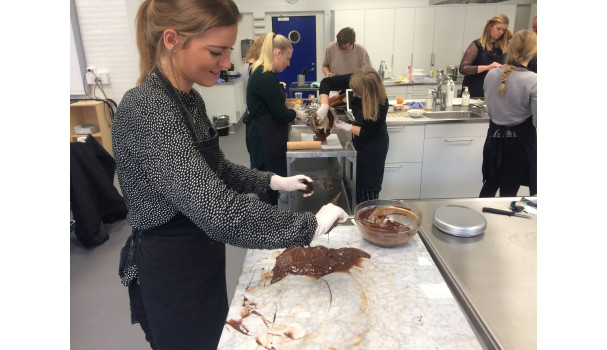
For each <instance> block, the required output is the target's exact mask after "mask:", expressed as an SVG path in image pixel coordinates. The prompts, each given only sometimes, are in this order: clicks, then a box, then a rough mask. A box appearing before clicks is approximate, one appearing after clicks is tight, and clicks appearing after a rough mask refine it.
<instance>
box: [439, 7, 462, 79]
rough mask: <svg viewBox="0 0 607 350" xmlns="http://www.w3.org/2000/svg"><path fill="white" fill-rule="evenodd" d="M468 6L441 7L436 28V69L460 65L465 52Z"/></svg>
mask: <svg viewBox="0 0 607 350" xmlns="http://www.w3.org/2000/svg"><path fill="white" fill-rule="evenodd" d="M463 18H466V6H461V5H458V6H439V7H437V8H436V20H435V26H434V50H433V53H434V68H435V69H438V70H442V69H446V68H447V66H449V65H458V66H459V64H460V62H461V60H462V57H463V55H462V54H463V51H462V42H463V40H464V25H465V22H464V21H463V20H462V19H463Z"/></svg>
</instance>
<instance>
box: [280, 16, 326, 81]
mask: <svg viewBox="0 0 607 350" xmlns="http://www.w3.org/2000/svg"><path fill="white" fill-rule="evenodd" d="M272 31H273V32H274V33H276V34H281V35H284V36H285V37H286V38H288V39H289V40H290V41H291V44H292V45H293V57H291V65H290V66H289V67H287V68H286V69H285V70H284V71H282V72H281V73H277V74H276V77H277V78H278V81H282V82H285V83H286V84H287V93H289V89H290V88H291V85H292V84H293V83H297V76H298V75H299V74H301V73H302V71H303V69H304V68H306V73H305V75H306V81H307V82H309V81H315V80H316V17H315V16H296V17H285V16H280V17H272Z"/></svg>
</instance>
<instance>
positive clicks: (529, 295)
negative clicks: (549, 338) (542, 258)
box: [409, 198, 537, 350]
mask: <svg viewBox="0 0 607 350" xmlns="http://www.w3.org/2000/svg"><path fill="white" fill-rule="evenodd" d="M518 199H520V198H475V199H450V200H420V201H409V202H412V203H414V204H416V205H417V206H418V207H419V208H420V209H421V210H422V213H423V219H422V226H421V229H420V231H419V234H420V236H421V238H422V240H423V242H424V244H425V245H426V247H427V249H428V251H429V252H430V255H431V256H432V258H433V259H434V261H435V263H436V265H437V266H438V268H439V270H440V271H441V273H442V274H443V277H444V278H445V281H446V282H447V284H448V285H449V287H450V288H451V290H452V292H453V293H454V294H455V296H456V298H457V299H458V300H459V302H460V303H461V305H462V307H463V308H464V310H465V311H466V313H467V315H468V317H469V318H470V320H471V322H472V323H473V324H474V325H475V328H476V329H477V331H478V333H479V335H480V336H481V338H482V339H483V341H484V342H485V344H486V346H487V348H489V349H513V350H521V349H536V348H537V285H536V284H537V217H536V216H533V215H531V218H530V219H525V218H519V217H509V216H504V215H496V214H490V213H481V214H483V216H484V217H485V218H486V219H487V229H486V230H485V233H484V234H481V235H479V236H476V237H470V238H463V237H455V236H451V235H448V234H446V233H444V232H442V231H440V230H438V229H437V228H436V227H435V226H433V224H432V217H433V214H434V211H435V210H436V209H437V208H439V207H441V206H443V205H447V204H450V205H463V206H467V207H469V208H471V209H474V210H477V211H478V212H481V210H482V208H483V207H492V208H497V209H504V210H506V209H507V208H508V206H509V204H510V202H511V201H513V200H518Z"/></svg>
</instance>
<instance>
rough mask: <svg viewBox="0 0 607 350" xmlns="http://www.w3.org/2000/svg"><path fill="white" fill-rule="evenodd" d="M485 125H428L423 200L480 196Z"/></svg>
mask: <svg viewBox="0 0 607 350" xmlns="http://www.w3.org/2000/svg"><path fill="white" fill-rule="evenodd" d="M487 128H488V125H487V124H486V123H461V124H454V123H445V124H433V125H427V126H426V139H425V141H424V157H423V169H422V185H421V198H467V197H472V198H474V197H478V195H479V193H480V190H481V187H482V185H483V175H482V172H481V168H482V164H483V146H484V144H485V135H486V133H487Z"/></svg>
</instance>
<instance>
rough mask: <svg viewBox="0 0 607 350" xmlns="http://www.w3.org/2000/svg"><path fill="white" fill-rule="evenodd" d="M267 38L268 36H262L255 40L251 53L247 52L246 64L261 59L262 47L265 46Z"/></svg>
mask: <svg viewBox="0 0 607 350" xmlns="http://www.w3.org/2000/svg"><path fill="white" fill-rule="evenodd" d="M266 36H267V34H262V35H261V36H260V37H259V38H257V39H255V41H254V42H253V45H251V48H250V49H249V51H247V55H246V56H245V62H249V61H250V60H253V61H256V60H257V59H258V58H259V53H260V52H261V46H262V45H263V41H264V40H265V39H266Z"/></svg>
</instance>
